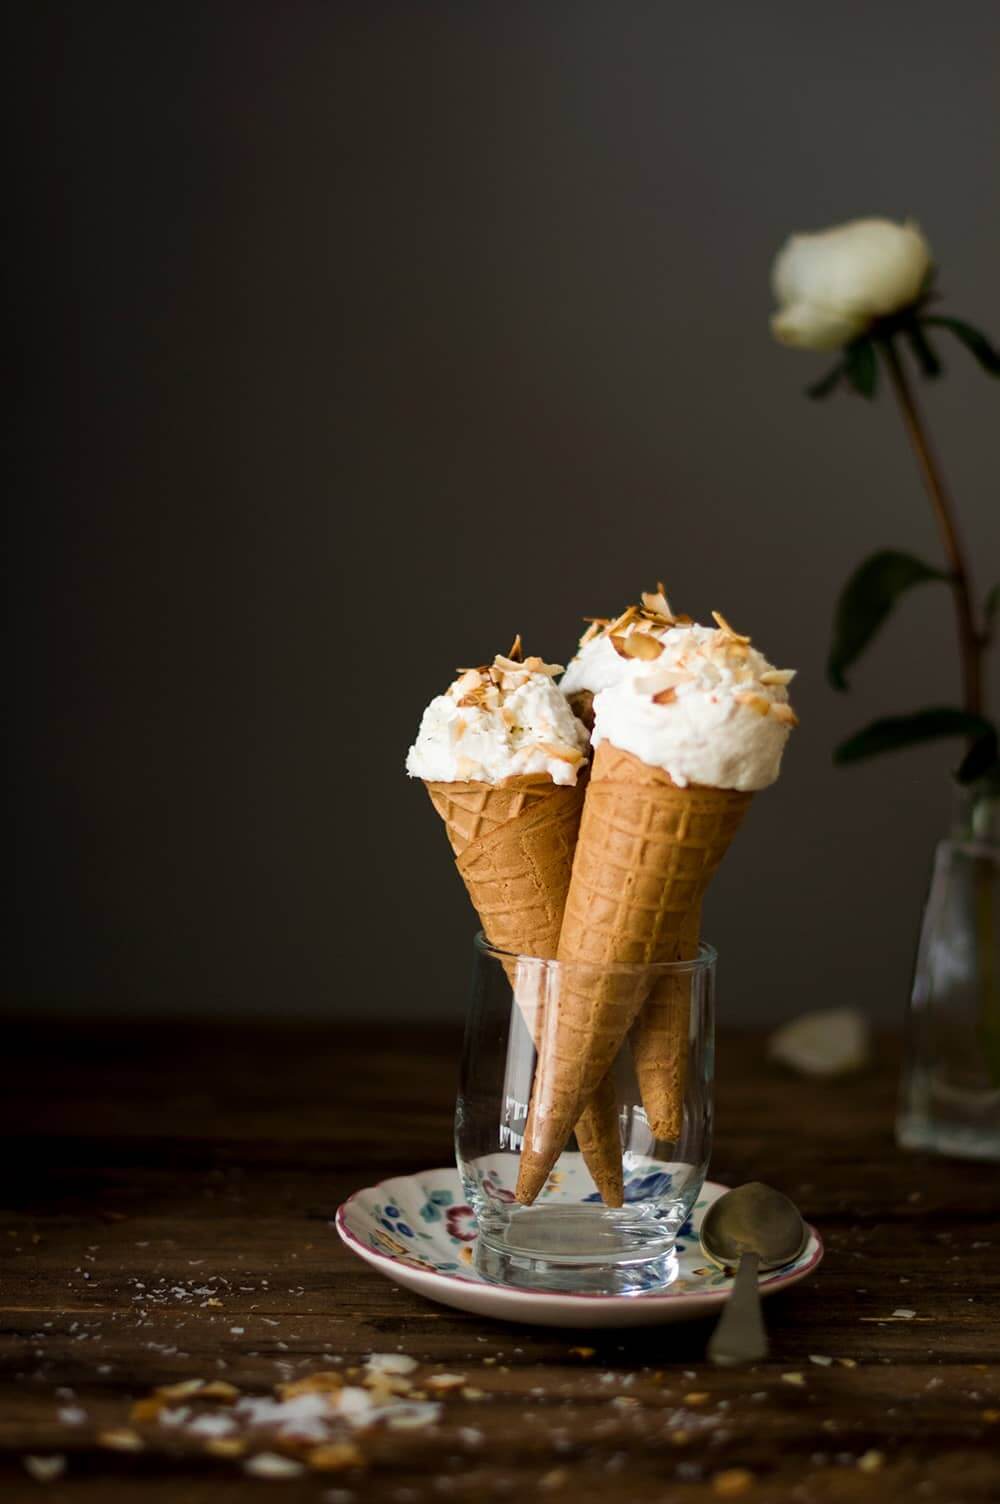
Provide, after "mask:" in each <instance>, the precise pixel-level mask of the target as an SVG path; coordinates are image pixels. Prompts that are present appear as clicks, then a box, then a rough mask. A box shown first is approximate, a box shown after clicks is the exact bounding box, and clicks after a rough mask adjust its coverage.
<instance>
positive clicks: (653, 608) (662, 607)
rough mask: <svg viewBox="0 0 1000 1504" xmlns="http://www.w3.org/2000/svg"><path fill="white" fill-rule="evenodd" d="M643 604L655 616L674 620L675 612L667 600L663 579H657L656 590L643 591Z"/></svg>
mask: <svg viewBox="0 0 1000 1504" xmlns="http://www.w3.org/2000/svg"><path fill="white" fill-rule="evenodd" d="M642 604H643V606H644V608H645V609H646V610H647V611H649V612H651V613H652V614H653V615H654V616H665V617H666V618H667V620H668V621H673V620H674V613H673V611H671V609H670V602H669V601H668V600H667V589H666V586H665V585H664V583H663V581H662V580H657V582H656V589H655V590H644V591H643V592H642Z"/></svg>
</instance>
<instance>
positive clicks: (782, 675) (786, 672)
mask: <svg viewBox="0 0 1000 1504" xmlns="http://www.w3.org/2000/svg"><path fill="white" fill-rule="evenodd" d="M797 672H798V670H797V669H794V668H769V669H768V670H767V671H766V672H765V673H763V674H761V676H760V682H761V684H791V682H792V680H793V679H794V678H795V675H796V674H797Z"/></svg>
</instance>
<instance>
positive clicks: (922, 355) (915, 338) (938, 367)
mask: <svg viewBox="0 0 1000 1504" xmlns="http://www.w3.org/2000/svg"><path fill="white" fill-rule="evenodd" d="M906 337H907V339H908V340H909V341H910V348H911V349H912V351H913V355H914V358H915V360H916V362H917V364H918V366H919V367H920V369H921V370H922V371H923V373H924V375H925V376H928V377H930V378H931V379H932V380H933V378H934V377H935V376H940V375H941V373H942V371H943V370H944V366H943V365H942V364H941V361H940V360H939V358H938V354H937V351H936V350H935V349H934V346H933V345H932V344H931V342H930V340H929V339H928V338H927V336H926V334H925V333H924V331H923V330H922V329H921V327H920V325H919V324H916V323H914V324H909V325H908V326H907V328H906Z"/></svg>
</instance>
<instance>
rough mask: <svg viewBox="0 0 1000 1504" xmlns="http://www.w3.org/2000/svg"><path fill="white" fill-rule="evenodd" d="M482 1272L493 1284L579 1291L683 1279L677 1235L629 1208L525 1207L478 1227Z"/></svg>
mask: <svg viewBox="0 0 1000 1504" xmlns="http://www.w3.org/2000/svg"><path fill="white" fill-rule="evenodd" d="M474 1262H475V1267H476V1270H477V1272H478V1273H479V1274H480V1275H482V1277H483V1278H484V1279H488V1280H490V1281H492V1282H493V1283H495V1284H502V1285H512V1286H518V1287H520V1288H521V1289H529V1290H542V1291H550V1292H551V1291H558V1292H561V1293H563V1294H567V1293H569V1294H573V1293H576V1294H580V1295H638V1294H640V1293H642V1292H643V1291H648V1290H655V1289H660V1288H662V1287H663V1286H665V1285H669V1284H670V1283H671V1282H672V1281H673V1280H674V1279H675V1278H676V1276H677V1253H676V1250H675V1247H674V1239H673V1236H672V1235H671V1234H670V1233H669V1231H668V1229H667V1228H666V1227H664V1225H663V1223H659V1222H650V1221H649V1220H648V1219H646V1218H643V1217H640V1216H637V1215H636V1214H635V1213H634V1212H631V1211H629V1209H628V1208H627V1207H623V1208H617V1209H612V1208H609V1207H606V1206H580V1205H574V1206H565V1207H562V1206H545V1207H529V1206H526V1207H523V1208H519V1209H518V1211H516V1212H515V1213H514V1214H513V1215H512V1216H511V1217H510V1219H509V1221H508V1222H507V1223H506V1225H504V1226H502V1227H492V1228H484V1227H482V1226H480V1232H479V1237H478V1239H477V1242H476V1251H475V1257H474Z"/></svg>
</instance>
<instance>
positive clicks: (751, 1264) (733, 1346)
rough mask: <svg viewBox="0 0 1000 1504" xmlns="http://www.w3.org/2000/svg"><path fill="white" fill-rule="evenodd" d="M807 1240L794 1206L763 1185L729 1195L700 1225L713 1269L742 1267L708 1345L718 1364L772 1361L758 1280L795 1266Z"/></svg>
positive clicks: (756, 1183) (755, 1183)
mask: <svg viewBox="0 0 1000 1504" xmlns="http://www.w3.org/2000/svg"><path fill="white" fill-rule="evenodd" d="M808 1236H809V1234H808V1230H807V1228H806V1225H805V1223H804V1222H803V1220H802V1218H801V1217H800V1215H799V1210H798V1207H797V1206H795V1204H794V1202H791V1201H789V1199H788V1197H787V1196H783V1195H782V1194H781V1192H780V1191H775V1190H772V1188H771V1187H770V1186H769V1185H761V1183H760V1181H759V1180H751V1181H748V1182H747V1184H746V1185H741V1186H737V1187H736V1189H735V1190H734V1191H727V1192H726V1194H725V1195H724V1196H720V1197H719V1199H718V1201H714V1202H713V1203H712V1205H711V1206H710V1207H709V1209H708V1211H707V1212H706V1213H705V1219H704V1221H703V1222H702V1224H701V1246H702V1248H703V1249H704V1251H705V1253H706V1254H707V1255H708V1257H709V1258H710V1259H711V1260H712V1262H713V1264H720V1265H722V1266H723V1267H730V1268H731V1267H732V1266H733V1265H736V1266H737V1268H736V1279H735V1280H734V1281H733V1288H732V1292H731V1294H730V1296H729V1299H728V1301H727V1302H726V1305H725V1307H724V1309H723V1312H722V1315H721V1316H720V1317H719V1322H718V1325H717V1326H716V1328H715V1331H714V1332H713V1333H712V1337H711V1340H710V1342H709V1344H708V1356H709V1357H710V1358H711V1360H712V1362H713V1363H724V1364H733V1363H756V1362H757V1361H758V1360H759V1359H761V1358H765V1357H766V1356H767V1333H766V1332H765V1330H764V1321H763V1318H762V1316H761V1313H760V1292H759V1290H758V1288H757V1276H758V1274H759V1273H762V1272H763V1271H764V1270H766V1269H778V1268H780V1266H781V1265H782V1264H790V1263H791V1262H792V1260H793V1259H795V1258H797V1257H798V1255H799V1254H800V1253H801V1252H802V1250H803V1248H804V1247H805V1244H806V1239H807V1238H808Z"/></svg>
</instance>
